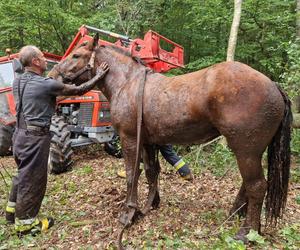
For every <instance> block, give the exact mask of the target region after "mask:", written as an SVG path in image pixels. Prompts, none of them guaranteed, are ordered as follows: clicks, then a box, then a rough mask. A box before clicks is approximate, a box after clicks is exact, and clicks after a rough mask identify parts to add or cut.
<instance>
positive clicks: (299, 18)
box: [296, 0, 300, 39]
mask: <svg viewBox="0 0 300 250" xmlns="http://www.w3.org/2000/svg"><path fill="white" fill-rule="evenodd" d="M296 1H297V10H296V35H297V38H299V39H300V0H296Z"/></svg>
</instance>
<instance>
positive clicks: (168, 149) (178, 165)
mask: <svg viewBox="0 0 300 250" xmlns="http://www.w3.org/2000/svg"><path fill="white" fill-rule="evenodd" d="M158 147H159V150H160V152H161V154H162V156H163V157H164V158H165V160H166V161H167V162H168V163H170V164H171V165H172V166H173V167H175V169H176V171H177V172H178V173H179V175H180V176H181V177H182V178H183V179H185V180H189V181H190V180H192V179H193V176H192V172H191V170H190V168H189V166H188V164H187V163H186V162H184V161H183V159H181V158H180V157H179V156H178V155H177V154H176V152H175V151H174V149H173V146H172V145H171V144H166V145H159V146H158Z"/></svg>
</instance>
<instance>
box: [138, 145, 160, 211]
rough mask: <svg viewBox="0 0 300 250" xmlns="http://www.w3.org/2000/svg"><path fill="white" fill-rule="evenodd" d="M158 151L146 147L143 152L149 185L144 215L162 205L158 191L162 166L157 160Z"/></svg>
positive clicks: (149, 146) (153, 147) (150, 146)
mask: <svg viewBox="0 0 300 250" xmlns="http://www.w3.org/2000/svg"><path fill="white" fill-rule="evenodd" d="M157 153H158V152H157V150H156V149H155V146H153V145H145V146H144V150H143V162H144V168H145V173H146V178H147V181H148V185H149V192H148V197H147V201H146V204H145V207H144V208H143V210H142V213H143V214H146V213H148V212H149V211H150V210H151V208H152V209H156V208H158V206H159V203H160V197H159V191H158V175H159V172H160V165H159V161H158V158H157Z"/></svg>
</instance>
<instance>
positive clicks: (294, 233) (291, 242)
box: [280, 224, 300, 250]
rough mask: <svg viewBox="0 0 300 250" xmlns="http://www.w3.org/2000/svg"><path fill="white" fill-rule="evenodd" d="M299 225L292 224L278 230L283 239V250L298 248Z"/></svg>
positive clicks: (299, 244) (299, 238) (299, 245)
mask: <svg viewBox="0 0 300 250" xmlns="http://www.w3.org/2000/svg"><path fill="white" fill-rule="evenodd" d="M299 232H300V224H293V225H291V226H287V227H285V228H283V229H282V230H280V236H281V237H283V238H284V239H285V247H284V249H289V250H292V249H299V248H300V234H299Z"/></svg>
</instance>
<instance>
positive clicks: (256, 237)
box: [247, 229, 266, 246]
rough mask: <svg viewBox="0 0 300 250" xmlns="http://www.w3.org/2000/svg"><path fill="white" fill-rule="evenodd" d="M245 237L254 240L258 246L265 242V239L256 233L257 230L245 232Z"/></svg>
mask: <svg viewBox="0 0 300 250" xmlns="http://www.w3.org/2000/svg"><path fill="white" fill-rule="evenodd" d="M247 238H248V240H249V241H251V242H255V243H256V244H258V245H260V246H263V245H265V244H266V243H265V239H264V238H263V237H262V236H261V235H260V234H258V232H257V231H254V230H252V229H251V230H250V232H249V233H248V234H247Z"/></svg>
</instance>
